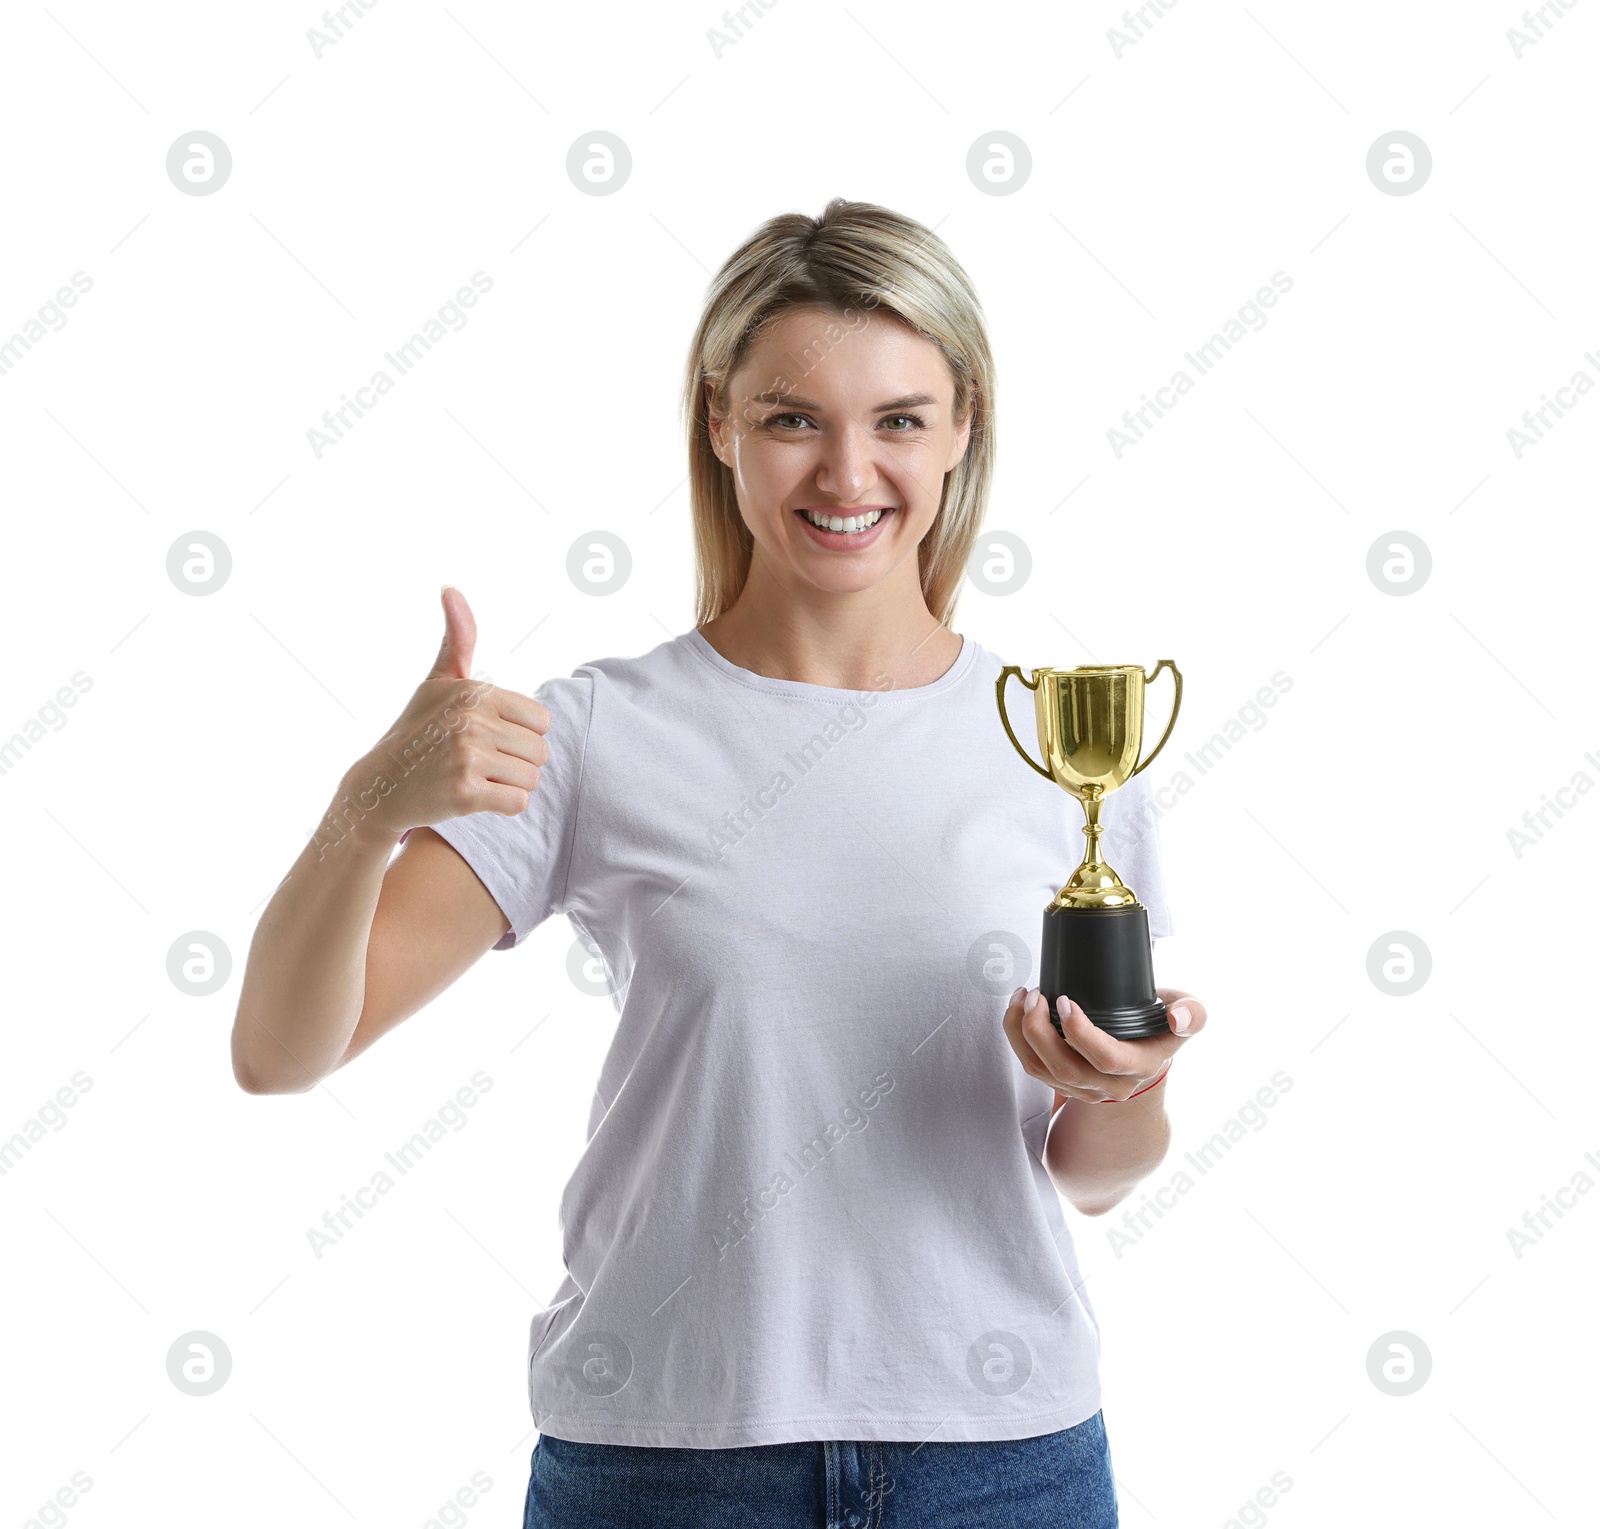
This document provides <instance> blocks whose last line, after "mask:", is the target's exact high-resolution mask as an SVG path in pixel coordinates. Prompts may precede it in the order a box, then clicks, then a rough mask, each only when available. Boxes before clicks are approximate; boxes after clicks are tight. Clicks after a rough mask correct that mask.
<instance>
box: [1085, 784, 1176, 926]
mask: <svg viewBox="0 0 1600 1529" xmlns="http://www.w3.org/2000/svg"><path fill="white" fill-rule="evenodd" d="M1160 818H1161V811H1160V809H1159V808H1158V807H1157V806H1156V803H1155V797H1154V794H1153V793H1152V791H1151V788H1150V782H1149V777H1148V776H1146V775H1143V774H1140V775H1135V776H1134V777H1133V779H1132V780H1130V781H1129V782H1128V783H1127V785H1125V786H1123V787H1121V788H1120V789H1119V790H1116V791H1113V792H1112V793H1111V794H1110V795H1109V796H1108V797H1107V798H1106V800H1105V805H1104V806H1103V807H1102V808H1101V809H1100V821H1101V823H1102V824H1103V825H1104V832H1103V834H1102V836H1101V854H1102V855H1103V856H1104V858H1105V860H1106V862H1107V863H1108V864H1109V865H1110V866H1111V867H1112V868H1113V869H1114V870H1115V871H1116V873H1117V874H1118V875H1119V876H1121V877H1122V879H1123V881H1125V882H1126V883H1127V884H1128V886H1129V887H1130V888H1131V889H1132V890H1133V894H1134V896H1135V897H1137V898H1138V899H1139V901H1140V902H1142V903H1143V904H1144V905H1145V907H1146V908H1148V909H1149V910H1150V937H1151V938H1152V939H1159V938H1161V936H1163V935H1169V934H1171V933H1173V928H1172V915H1171V912H1170V911H1169V909H1168V907H1167V884H1166V881H1165V879H1164V878H1163V876H1162V874H1161V834H1160V830H1159V828H1158V826H1157V825H1158V824H1159V822H1160Z"/></svg>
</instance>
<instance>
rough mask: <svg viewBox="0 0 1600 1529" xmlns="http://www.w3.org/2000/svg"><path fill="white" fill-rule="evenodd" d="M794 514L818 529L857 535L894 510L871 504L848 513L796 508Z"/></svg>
mask: <svg viewBox="0 0 1600 1529" xmlns="http://www.w3.org/2000/svg"><path fill="white" fill-rule="evenodd" d="M795 514H797V515H799V516H800V517H801V518H802V519H804V520H806V521H808V522H809V523H810V524H811V525H813V526H815V527H816V528H817V530H819V531H831V532H833V533H834V534H835V535H844V536H859V535H860V534H861V533H862V532H864V531H870V530H871V529H872V528H873V527H874V526H875V525H877V524H879V522H880V521H882V520H883V519H884V517H885V516H888V515H892V514H894V511H893V510H892V509H891V508H889V507H887V506H884V505H873V506H872V507H871V508H869V509H862V510H857V511H855V512H853V513H851V514H848V515H841V514H837V513H835V512H834V511H832V510H808V509H800V510H796V511H795Z"/></svg>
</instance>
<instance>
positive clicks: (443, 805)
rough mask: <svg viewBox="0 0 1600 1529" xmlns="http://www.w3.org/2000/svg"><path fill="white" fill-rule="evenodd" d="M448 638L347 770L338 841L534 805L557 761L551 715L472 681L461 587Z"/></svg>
mask: <svg viewBox="0 0 1600 1529" xmlns="http://www.w3.org/2000/svg"><path fill="white" fill-rule="evenodd" d="M440 600H441V602H442V603H443V605H444V640H443V641H442V642H441V643H440V644H439V655H438V657H437V658H435V659H434V661H433V667H432V668H431V669H429V671H428V673H427V677H426V678H425V679H424V680H423V681H422V683H421V684H420V685H418V686H417V688H416V692H415V694H413V695H412V697H411V699H410V700H409V701H408V702H407V703H406V707H405V710H404V711H402V712H401V713H400V715H399V716H398V717H397V718H396V719H395V722H394V725H393V726H392V727H390V728H389V729H388V731H387V732H385V733H384V735H383V737H382V738H381V739H379V740H378V742H377V743H376V744H374V745H373V747H372V748H371V749H369V750H368V751H367V753H365V754H364V755H362V757H361V758H360V759H359V760H357V761H356V763H355V764H353V765H352V766H351V767H350V769H349V770H347V771H346V772H345V776H344V780H343V782H342V783H341V791H340V797H341V805H340V807H338V808H336V809H335V812H334V816H336V817H337V818H338V819H340V820H341V823H336V824H335V825H334V833H333V836H334V837H336V838H337V837H342V829H344V828H352V829H355V830H356V831H359V832H360V833H361V834H363V835H365V836H369V837H370V836H382V837H384V838H392V839H394V840H397V841H398V840H399V838H400V837H401V835H403V834H404V833H405V831H406V830H407V829H409V828H420V827H424V826H428V825H432V824H434V823H442V822H445V821H446V820H447V819H449V818H459V817H465V816H467V815H468V814H469V813H473V812H499V813H503V814H504V815H505V816H507V817H515V816H516V815H517V814H518V813H520V812H523V811H525V810H526V809H527V806H528V800H529V796H530V794H531V793H532V791H533V790H534V788H535V787H536V786H537V785H538V784H539V767H540V766H541V765H542V764H544V763H545V761H546V760H547V759H548V758H549V757H550V745H549V744H548V743H547V742H546V741H545V737H544V735H545V734H546V733H547V732H548V731H549V730H550V713H549V711H548V710H547V709H546V708H545V707H544V706H541V705H540V704H539V702H537V701H535V700H534V699H533V698H532V697H531V696H525V695H522V694H520V693H518V692H517V691H515V690H502V689H500V688H499V687H498V686H496V685H489V684H484V683H482V682H480V681H477V680H474V679H472V678H471V667H472V650H473V647H474V646H475V644H476V643H477V640H478V627H477V623H476V622H475V621H474V620H473V619H472V610H471V607H470V606H468V604H467V600H466V596H465V595H463V594H462V593H461V591H460V590H459V589H456V588H455V587H454V586H453V585H449V584H447V585H445V586H444V589H443V590H442V591H441V592H440Z"/></svg>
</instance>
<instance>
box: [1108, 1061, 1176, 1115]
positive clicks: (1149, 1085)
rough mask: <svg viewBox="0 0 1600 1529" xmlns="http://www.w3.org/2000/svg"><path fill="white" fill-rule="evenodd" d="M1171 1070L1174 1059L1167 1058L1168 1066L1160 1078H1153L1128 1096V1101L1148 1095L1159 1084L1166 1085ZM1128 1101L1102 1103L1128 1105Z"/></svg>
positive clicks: (1163, 1069) (1111, 1100)
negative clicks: (1141, 1095)
mask: <svg viewBox="0 0 1600 1529" xmlns="http://www.w3.org/2000/svg"><path fill="white" fill-rule="evenodd" d="M1171 1070H1172V1058H1171V1057H1168V1058H1167V1065H1166V1066H1165V1067H1163V1068H1162V1069H1161V1073H1160V1076H1159V1077H1155V1078H1152V1079H1151V1080H1150V1081H1149V1082H1148V1083H1146V1084H1145V1086H1144V1087H1143V1088H1136V1089H1135V1090H1134V1091H1133V1092H1132V1093H1131V1094H1129V1095H1128V1099H1137V1098H1138V1097H1139V1095H1140V1094H1148V1093H1149V1092H1150V1090H1151V1089H1152V1088H1154V1087H1155V1086H1156V1084H1157V1083H1164V1082H1165V1081H1166V1078H1167V1074H1168V1073H1169V1072H1170V1071H1171ZM1128 1099H1102V1100H1101V1101H1100V1102H1101V1103H1102V1104H1126V1103H1127V1102H1128Z"/></svg>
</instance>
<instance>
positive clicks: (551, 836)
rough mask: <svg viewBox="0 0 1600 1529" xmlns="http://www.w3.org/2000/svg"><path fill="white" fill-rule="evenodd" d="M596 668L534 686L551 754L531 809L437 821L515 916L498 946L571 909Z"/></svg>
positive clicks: (438, 827)
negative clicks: (546, 719)
mask: <svg viewBox="0 0 1600 1529" xmlns="http://www.w3.org/2000/svg"><path fill="white" fill-rule="evenodd" d="M594 684H595V681H594V675H593V674H592V673H590V672H588V671H585V670H578V671H575V672H574V673H573V674H572V675H570V676H568V677H565V678H560V677H558V678H555V679H549V680H546V681H545V682H544V684H542V685H540V686H539V688H538V689H537V690H535V691H533V692H532V694H533V699H534V700H536V701H538V702H539V703H540V705H542V706H544V707H545V708H547V709H548V711H549V713H550V730H549V731H548V732H547V733H546V734H545V742H546V743H547V744H549V746H550V757H549V758H548V759H546V761H545V762H544V764H543V765H542V766H541V767H540V770H539V784H538V785H537V786H535V787H534V789H533V790H532V791H531V792H530V793H529V795H528V805H527V807H526V809H524V810H523V811H522V812H519V813H518V814H517V815H516V816H515V817H507V816H506V815H505V814H504V813H499V812H474V813H469V814H468V815H467V816H466V817H462V818H451V819H449V820H448V821H446V822H443V823H435V824H434V825H433V828H434V832H435V833H437V834H438V835H439V836H440V837H441V838H442V839H444V840H445V841H446V842H447V843H448V844H450V845H451V846H452V847H453V848H454V849H455V850H456V852H457V853H458V854H459V855H460V856H461V858H462V859H463V860H465V861H466V862H467V864H468V865H470V866H471V867H472V869H473V871H474V872H475V873H476V874H477V877H478V880H479V881H481V882H482V883H483V884H484V886H485V887H487V888H488V890H489V895H490V896H491V897H493V898H494V900H495V902H497V903H498V904H499V905H500V911H501V912H502V913H504V914H505V916H506V918H507V920H508V921H509V922H510V925H511V927H510V929H508V930H507V931H506V932H505V933H504V934H503V935H501V936H500V939H499V940H498V941H497V942H496V943H495V945H494V949H495V950H511V949H512V948H514V947H515V946H517V945H520V944H521V943H522V942H523V941H524V940H525V939H527V937H528V936H529V935H530V934H531V933H532V932H533V931H534V930H535V929H537V928H538V927H539V925H540V924H542V923H543V922H544V921H545V920H546V919H547V918H549V917H550V916H551V914H553V913H564V912H565V911H566V908H567V891H568V887H569V885H570V881H571V875H572V857H573V854H574V852H575V850H576V848H577V842H578V812H579V807H580V803H581V798H582V792H583V761H584V753H585V749H586V745H587V743H588V738H589V720H590V717H591V715H592V712H593V706H594Z"/></svg>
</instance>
